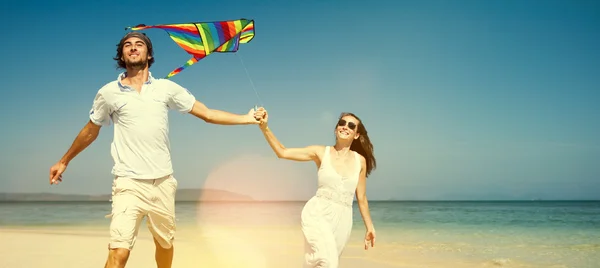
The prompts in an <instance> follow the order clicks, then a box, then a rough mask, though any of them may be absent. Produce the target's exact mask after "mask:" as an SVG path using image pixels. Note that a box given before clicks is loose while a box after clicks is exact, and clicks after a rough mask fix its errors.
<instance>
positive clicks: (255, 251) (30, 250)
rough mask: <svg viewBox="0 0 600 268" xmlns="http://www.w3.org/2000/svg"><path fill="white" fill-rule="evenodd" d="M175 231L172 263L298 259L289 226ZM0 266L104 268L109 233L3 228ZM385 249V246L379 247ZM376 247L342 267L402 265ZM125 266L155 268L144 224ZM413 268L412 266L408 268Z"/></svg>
mask: <svg viewBox="0 0 600 268" xmlns="http://www.w3.org/2000/svg"><path fill="white" fill-rule="evenodd" d="M182 229H184V230H180V231H178V236H177V240H176V244H175V250H176V251H175V258H174V261H173V267H178V268H185V267H249V268H254V267H256V268H259V267H261V268H262V267H265V268H266V267H294V266H298V265H299V264H301V262H302V244H301V243H298V242H300V241H302V240H301V238H302V237H301V236H300V235H301V233H299V232H298V231H297V230H296V231H295V230H293V229H292V228H285V229H282V228H266V227H254V228H252V229H253V230H252V231H250V230H248V229H239V228H233V227H214V228H211V227H206V226H203V227H195V228H193V229H192V228H182ZM0 237H2V240H4V241H11V242H10V243H2V245H0V255H1V256H2V258H1V259H0V267H2V268H4V267H7V268H8V267H11V268H21V267H23V268H31V267H40V268H41V267H64V268H70V267H78V268H80V267H102V266H103V265H104V261H105V259H106V254H107V238H108V236H107V231H106V230H103V229H102V227H76V228H73V227H69V228H66V227H50V228H49V227H43V228H42V227H35V228H31V227H27V228H18V227H12V228H6V227H5V228H2V229H0ZM382 248H385V246H382ZM376 255H379V252H377V248H376V249H375V250H373V249H370V250H369V251H365V250H363V249H361V248H360V247H359V245H356V244H351V245H349V246H348V249H347V251H346V252H345V254H344V258H342V260H341V266H342V267H382V268H385V267H406V266H403V265H400V264H394V263H386V261H385V260H380V261H376V260H373V259H375V258H376ZM127 267H156V266H155V264H154V244H153V243H152V240H151V236H150V233H149V232H148V231H147V229H146V228H145V225H143V226H142V229H140V235H139V237H138V240H137V242H136V245H135V248H134V250H133V251H132V253H131V256H130V259H129V262H128V265H127ZM411 267H414V266H411Z"/></svg>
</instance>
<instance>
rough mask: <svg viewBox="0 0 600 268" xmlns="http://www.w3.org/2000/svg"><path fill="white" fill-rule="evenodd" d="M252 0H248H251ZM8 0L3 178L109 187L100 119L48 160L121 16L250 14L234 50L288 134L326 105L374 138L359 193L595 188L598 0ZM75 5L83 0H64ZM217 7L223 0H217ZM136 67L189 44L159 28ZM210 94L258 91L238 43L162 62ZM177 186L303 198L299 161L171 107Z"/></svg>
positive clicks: (68, 130)
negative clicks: (97, 130) (371, 167)
mask: <svg viewBox="0 0 600 268" xmlns="http://www.w3.org/2000/svg"><path fill="white" fill-rule="evenodd" d="M256 2H259V1H256ZM228 3H229V5H230V6H229V7H226V6H225V4H223V3H221V2H219V1H213V2H210V1H177V2H175V4H165V2H164V1H162V2H160V1H145V2H131V3H130V2H123V1H119V2H113V3H109V2H107V1H99V2H91V1H90V2H81V1H78V2H75V1H72V2H68V1H53V2H50V1H19V2H17V1H12V2H10V3H3V4H2V5H3V7H2V11H0V15H1V16H0V17H1V18H0V20H1V21H2V23H1V24H0V27H2V29H1V30H2V32H3V35H4V38H5V39H4V40H5V41H4V42H2V48H3V49H1V50H0V56H1V58H2V59H3V64H2V67H1V68H2V73H3V83H4V84H3V86H2V92H3V93H4V96H5V97H4V98H2V99H1V100H0V102H1V103H2V105H0V114H1V117H0V118H1V120H2V125H3V127H2V131H1V132H2V137H3V138H2V139H0V146H1V147H2V150H1V154H0V170H2V178H1V180H0V189H1V190H0V191H1V192H15V191H16V192H40V191H44V192H56V193H86V194H99V193H110V187H111V181H112V177H111V174H110V169H111V167H112V159H111V158H110V150H109V145H110V142H111V140H112V131H113V128H112V126H110V127H104V128H103V129H102V131H101V134H100V137H99V138H98V139H97V140H96V142H95V143H94V144H92V145H91V146H90V147H89V148H88V149H87V150H86V151H84V152H83V153H81V154H80V155H79V156H78V157H77V158H76V159H75V160H74V161H73V162H72V163H71V165H70V166H69V168H68V170H67V172H66V173H65V177H64V182H63V183H62V184H60V185H59V186H52V187H51V186H49V185H48V171H49V168H50V166H51V165H52V164H54V163H55V162H56V161H57V160H58V159H59V158H60V157H61V156H62V155H63V154H64V153H65V152H66V150H67V149H68V147H69V146H70V145H71V143H72V141H73V139H74V138H75V136H76V135H77V133H78V131H79V130H80V129H81V127H82V126H83V125H84V124H85V123H86V122H87V120H88V112H89V109H90V107H91V104H92V100H93V98H94V95H95V94H96V92H97V90H98V89H99V88H100V87H101V86H102V85H104V84H105V83H107V82H109V81H111V80H114V79H115V78H116V77H117V75H118V73H119V72H120V71H119V70H117V69H116V68H115V62H114V61H113V60H112V57H113V56H114V54H115V48H116V43H117V42H118V40H119V38H120V37H121V36H122V35H123V34H125V30H124V28H125V27H126V26H131V25H136V24H140V23H144V24H147V25H152V24H164V23H180V22H190V21H214V20H230V19H238V18H250V19H254V20H255V26H256V37H255V39H254V40H253V41H252V42H251V43H249V44H246V45H243V46H242V48H241V50H240V54H239V56H241V58H242V59H243V61H244V63H245V66H246V67H247V68H248V71H249V73H250V75H251V77H252V80H253V82H254V84H255V86H256V89H257V90H258V93H259V94H260V97H261V99H262V101H263V104H264V106H265V107H266V108H267V109H268V110H269V112H270V114H271V120H270V126H271V128H272V129H273V131H274V132H275V134H276V135H277V136H278V138H279V139H280V140H281V141H282V142H283V144H284V145H286V146H288V147H295V146H306V145H310V144H332V142H333V127H334V124H335V122H336V119H337V116H338V114H339V113H340V112H342V111H351V112H354V113H356V114H357V115H359V116H360V117H361V118H362V119H363V121H364V123H365V125H366V127H367V129H368V130H369V133H370V136H371V139H372V141H373V143H374V146H375V153H376V156H377V160H378V165H379V166H378V169H377V170H375V171H374V173H373V175H372V177H371V178H370V179H369V184H368V194H369V197H370V198H371V199H389V198H394V199H503V198H511V199H529V198H544V199H590V198H595V199H597V198H598V197H599V195H598V192H600V180H599V179H600V165H598V163H599V162H600V120H598V118H600V108H599V107H600V105H599V104H598V103H599V102H600V91H599V90H600V88H599V82H598V74H600V50H599V49H598V48H599V47H600V16H598V14H600V4H598V2H594V1H377V4H373V5H370V4H366V2H365V1H294V2H292V1H260V3H255V2H252V1H239V2H237V1H228ZM80 5H83V6H80ZM230 7H233V8H230ZM144 32H145V33H146V34H148V35H149V36H150V37H151V38H152V40H153V43H154V46H155V51H156V52H155V53H156V54H155V58H156V63H155V65H154V66H153V67H152V68H151V71H152V73H153V74H154V75H155V76H158V77H162V76H164V75H166V74H168V73H169V72H170V71H171V70H173V69H175V68H176V67H178V66H180V65H181V64H183V63H184V62H185V61H186V60H187V59H188V58H189V55H188V54H186V53H185V52H184V51H183V50H181V49H180V48H179V47H178V46H177V45H176V44H175V43H173V42H172V41H171V40H170V38H169V37H168V36H167V34H166V33H165V32H164V31H162V30H158V29H151V30H146V31H144ZM172 80H173V81H175V82H177V83H179V84H181V85H183V86H185V87H186V88H188V89H189V90H190V91H191V92H192V93H194V95H195V96H196V97H197V98H198V99H199V100H201V101H202V102H204V103H205V104H206V105H207V106H209V107H211V108H216V109H221V110H226V111H230V112H235V113H245V112H247V111H248V109H250V108H251V107H253V106H254V104H257V100H256V97H255V94H254V92H253V90H252V87H251V84H250V81H249V80H248V78H247V77H246V74H245V71H244V68H243V65H242V64H241V62H240V59H239V58H238V57H237V55H234V54H228V55H223V54H218V55H217V54H214V55H211V56H209V57H207V58H206V59H204V60H202V61H201V62H200V63H198V64H196V65H194V66H192V67H191V68H188V69H187V70H185V71H184V72H182V73H181V74H179V75H177V76H175V77H173V78H172ZM170 120H171V143H172V150H173V151H172V153H173V161H174V168H175V176H176V178H177V179H178V180H179V187H180V188H189V187H216V188H222V189H229V190H233V191H237V192H242V193H245V194H249V195H251V196H253V197H255V198H259V199H307V198H309V197H310V196H311V194H313V193H314V190H315V187H316V173H315V167H314V164H312V163H297V162H290V161H284V160H278V159H276V157H275V156H274V154H273V153H272V152H271V150H270V148H269V146H268V145H267V143H266V142H265V141H264V139H263V137H262V135H261V133H260V131H259V130H258V128H257V127H255V126H217V125H209V124H205V123H204V122H202V121H201V120H199V119H197V118H194V117H192V116H191V115H181V114H179V113H177V112H172V113H171V119H170Z"/></svg>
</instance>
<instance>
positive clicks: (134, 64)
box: [125, 59, 148, 69]
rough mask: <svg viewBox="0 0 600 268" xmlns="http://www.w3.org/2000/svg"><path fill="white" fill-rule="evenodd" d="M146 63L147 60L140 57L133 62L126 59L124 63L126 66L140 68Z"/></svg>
mask: <svg viewBox="0 0 600 268" xmlns="http://www.w3.org/2000/svg"><path fill="white" fill-rule="evenodd" d="M147 63H148V60H145V59H140V60H138V61H135V62H131V61H126V62H125V65H126V66H127V68H133V69H142V68H144V67H146V64H147Z"/></svg>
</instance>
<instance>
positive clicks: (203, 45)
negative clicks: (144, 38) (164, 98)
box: [125, 19, 254, 78]
mask: <svg viewBox="0 0 600 268" xmlns="http://www.w3.org/2000/svg"><path fill="white" fill-rule="evenodd" d="M150 28H158V29H163V30H165V31H166V32H167V33H168V34H169V36H170V37H171V39H173V41H175V43H177V44H178V45H179V46H180V47H181V48H183V49H184V50H185V51H186V52H187V53H189V54H191V55H192V56H193V57H192V58H191V59H190V60H188V61H187V62H186V63H185V64H184V65H183V66H181V67H179V68H177V69H175V70H173V71H172V72H171V73H169V75H167V77H166V78H170V77H172V76H174V75H176V74H178V73H180V72H181V71H183V69H185V68H187V67H189V66H191V65H193V64H195V63H196V62H198V61H199V60H201V59H203V58H204V57H206V56H208V55H210V54H211V53H213V52H221V53H226V52H237V51H238V49H239V46H240V43H241V44H245V43H248V42H250V41H251V40H252V39H253V38H254V20H248V19H239V20H230V21H215V22H191V23H180V24H162V25H152V26H146V25H144V24H140V25H137V26H134V27H127V28H125V29H126V30H127V29H131V30H133V31H139V30H145V29H150Z"/></svg>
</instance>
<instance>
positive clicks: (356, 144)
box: [336, 113, 377, 177]
mask: <svg viewBox="0 0 600 268" xmlns="http://www.w3.org/2000/svg"><path fill="white" fill-rule="evenodd" d="M344 116H352V117H354V118H356V120H358V130H357V131H358V134H360V135H359V136H358V141H357V140H354V141H352V145H350V150H352V151H355V152H357V153H359V154H360V155H362V156H363V157H364V158H365V160H366V161H367V177H369V174H371V171H372V170H374V169H375V168H376V167H377V160H375V155H374V154H373V144H372V143H371V139H369V134H368V132H367V129H366V128H365V124H363V122H362V120H360V118H358V116H356V115H355V114H353V113H342V114H341V115H340V118H339V119H342V118H343V117H344ZM339 119H338V120H339ZM336 128H337V126H336Z"/></svg>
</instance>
